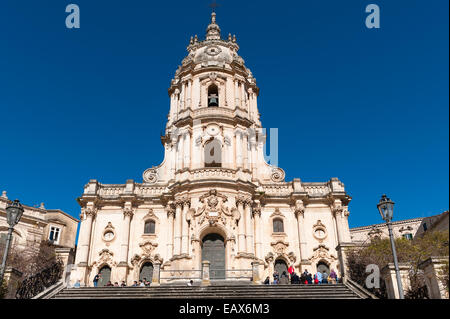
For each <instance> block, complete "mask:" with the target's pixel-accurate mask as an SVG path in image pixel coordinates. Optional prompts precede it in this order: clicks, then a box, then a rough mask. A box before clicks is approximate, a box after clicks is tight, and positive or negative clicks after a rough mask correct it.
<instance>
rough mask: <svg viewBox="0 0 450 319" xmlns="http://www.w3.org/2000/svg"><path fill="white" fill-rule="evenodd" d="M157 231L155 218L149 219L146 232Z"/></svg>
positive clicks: (145, 228) (146, 223) (152, 232)
mask: <svg viewBox="0 0 450 319" xmlns="http://www.w3.org/2000/svg"><path fill="white" fill-rule="evenodd" d="M154 233H155V222H154V221H153V220H148V221H146V222H145V226H144V234H154Z"/></svg>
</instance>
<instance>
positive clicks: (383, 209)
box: [377, 195, 405, 299]
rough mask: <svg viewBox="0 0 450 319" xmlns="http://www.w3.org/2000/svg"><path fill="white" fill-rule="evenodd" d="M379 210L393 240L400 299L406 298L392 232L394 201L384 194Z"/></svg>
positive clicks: (378, 205) (379, 203) (392, 245)
mask: <svg viewBox="0 0 450 319" xmlns="http://www.w3.org/2000/svg"><path fill="white" fill-rule="evenodd" d="M377 208H378V211H379V212H380V215H381V218H383V220H384V221H385V222H386V225H387V228H388V231H389V239H390V240H391V248H392V255H393V256H394V266H395V275H396V276H397V287H398V293H399V297H400V299H404V298H405V297H404V295H403V285H402V280H401V277H400V270H399V269H398V262H397V251H396V250H395V242H394V235H393V233H392V225H391V220H392V216H393V215H394V202H393V201H391V200H390V199H389V198H388V197H387V196H386V195H382V196H381V199H380V201H379V202H378V204H377Z"/></svg>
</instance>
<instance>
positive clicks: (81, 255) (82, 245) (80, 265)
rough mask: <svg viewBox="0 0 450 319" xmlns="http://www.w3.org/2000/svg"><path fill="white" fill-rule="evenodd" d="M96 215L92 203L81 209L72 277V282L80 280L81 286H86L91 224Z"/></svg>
mask: <svg viewBox="0 0 450 319" xmlns="http://www.w3.org/2000/svg"><path fill="white" fill-rule="evenodd" d="M96 214H97V209H96V208H95V207H94V203H88V204H87V206H86V207H85V208H82V213H81V215H80V219H81V220H82V221H81V228H80V234H79V240H78V251H77V254H76V258H75V264H76V265H77V274H76V275H74V277H75V276H76V278H74V280H80V282H81V283H82V284H83V285H88V284H89V283H88V279H87V270H88V261H89V249H90V243H91V233H92V222H93V219H94V218H95V216H96Z"/></svg>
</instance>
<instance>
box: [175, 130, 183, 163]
mask: <svg viewBox="0 0 450 319" xmlns="http://www.w3.org/2000/svg"><path fill="white" fill-rule="evenodd" d="M176 145H177V148H176V149H177V155H176V157H177V162H176V170H175V171H178V170H180V169H183V135H180V136H178V139H177V144H176Z"/></svg>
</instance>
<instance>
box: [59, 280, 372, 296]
mask: <svg viewBox="0 0 450 319" xmlns="http://www.w3.org/2000/svg"><path fill="white" fill-rule="evenodd" d="M366 297H367V296H364V295H363V294H361V293H359V292H358V291H357V290H353V289H351V287H349V286H347V285H344V284H335V285H332V284H328V285H327V284H324V285H273V286H267V285H248V284H247V285H211V286H193V287H189V286H160V287H97V288H94V287H84V288H66V289H64V290H62V291H60V292H59V293H58V294H56V295H55V296H54V297H53V298H55V299H150V298H154V299H158V298H159V299H361V298H366Z"/></svg>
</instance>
